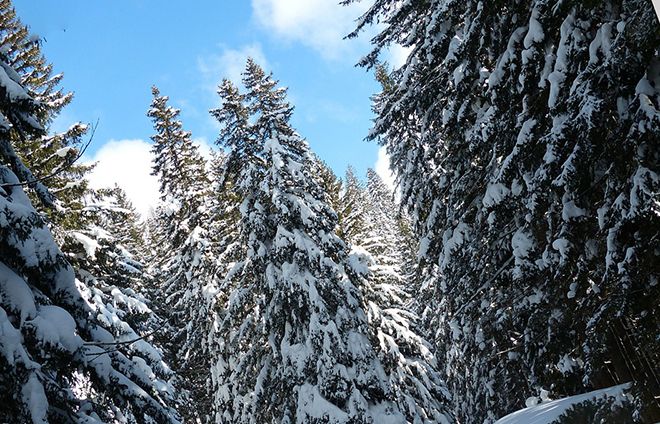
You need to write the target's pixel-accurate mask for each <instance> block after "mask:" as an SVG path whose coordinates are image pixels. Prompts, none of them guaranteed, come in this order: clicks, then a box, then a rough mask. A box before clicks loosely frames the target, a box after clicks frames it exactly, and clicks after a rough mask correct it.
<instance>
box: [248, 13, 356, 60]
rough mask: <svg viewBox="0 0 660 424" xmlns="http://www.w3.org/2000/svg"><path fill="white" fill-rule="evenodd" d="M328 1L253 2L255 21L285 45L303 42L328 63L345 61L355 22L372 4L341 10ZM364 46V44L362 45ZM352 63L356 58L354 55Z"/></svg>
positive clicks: (352, 44) (349, 49) (350, 45)
mask: <svg viewBox="0 0 660 424" xmlns="http://www.w3.org/2000/svg"><path fill="white" fill-rule="evenodd" d="M337 3H338V2H336V1H328V0H252V14H253V17H254V19H255V21H256V22H257V23H258V24H259V25H260V26H261V27H263V28H264V29H266V30H268V31H269V33H270V34H272V35H274V36H276V37H279V38H280V39H283V40H285V41H290V42H300V43H302V44H304V45H306V46H308V47H311V48H313V49H315V50H316V51H317V52H318V53H320V54H321V55H322V56H323V57H324V58H326V59H343V58H346V53H348V52H351V49H352V48H354V46H355V41H353V42H351V41H347V40H344V37H345V36H346V35H347V34H349V33H350V32H351V31H352V30H353V29H354V28H355V20H356V19H357V18H358V17H359V16H360V15H362V13H364V12H365V11H366V9H367V7H368V4H367V3H368V2H357V3H354V4H351V5H350V6H341V5H339V4H337ZM360 43H361V44H364V43H365V42H364V41H362V40H361V41H360ZM352 46H353V47H352ZM348 59H349V60H351V61H354V60H355V57H354V56H353V55H350V57H348Z"/></svg>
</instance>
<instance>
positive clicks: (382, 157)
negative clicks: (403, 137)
mask: <svg viewBox="0 0 660 424" xmlns="http://www.w3.org/2000/svg"><path fill="white" fill-rule="evenodd" d="M374 170H375V171H376V173H377V174H378V176H380V178H382V179H383V182H384V183H385V184H387V185H388V186H389V187H390V189H392V190H394V178H395V177H394V173H393V172H392V170H391V169H390V156H389V155H388V154H387V151H386V150H385V147H381V148H380V149H378V159H376V164H375V165H374Z"/></svg>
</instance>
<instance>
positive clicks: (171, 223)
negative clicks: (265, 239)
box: [147, 87, 217, 421]
mask: <svg viewBox="0 0 660 424" xmlns="http://www.w3.org/2000/svg"><path fill="white" fill-rule="evenodd" d="M152 94H153V96H154V98H153V102H152V104H151V108H150V109H149V111H148V113H147V115H148V116H149V117H150V118H152V120H153V124H154V129H155V131H156V133H155V135H153V136H152V137H151V139H152V140H153V142H154V144H153V148H152V152H153V155H154V162H153V174H154V175H156V176H157V177H158V180H159V182H160V194H161V200H162V203H161V205H160V206H159V208H158V209H157V210H156V216H155V219H154V220H153V221H152V223H153V224H155V226H156V228H155V229H153V230H152V235H155V236H156V237H154V239H155V240H157V241H158V243H159V245H158V246H157V247H156V249H155V256H154V258H153V259H154V260H153V261H152V263H151V267H152V272H153V273H154V277H155V287H153V289H152V293H153V297H154V298H158V299H160V300H159V302H157V303H155V304H154V307H155V308H156V312H157V313H158V315H160V316H161V317H162V318H163V319H164V320H165V323H166V324H165V327H164V328H163V331H162V333H161V334H160V338H161V342H162V343H163V345H164V347H165V349H166V351H167V358H168V360H169V363H171V365H172V367H173V368H174V370H175V371H176V372H177V374H178V377H179V379H178V380H177V381H178V384H179V385H180V386H181V387H182V388H184V389H185V390H186V391H187V392H186V393H184V394H183V396H182V398H181V399H180V404H181V406H180V408H179V409H180V410H181V411H182V413H183V415H184V418H186V419H187V420H191V421H194V420H197V419H202V420H203V419H205V416H206V415H207V414H208V413H209V405H210V398H209V394H208V389H207V378H208V375H209V370H210V364H209V357H208V355H207V347H208V343H207V337H208V334H209V333H210V331H211V326H212V325H213V322H214V318H213V314H212V310H211V306H212V305H213V302H214V300H213V299H214V296H215V293H216V292H217V289H216V288H215V286H214V284H215V280H214V274H215V268H216V265H215V261H214V258H213V254H212V253H213V252H212V243H211V237H210V235H209V213H210V207H209V206H210V205H209V194H210V181H209V178H208V176H207V173H206V161H205V160H204V158H203V157H202V156H201V154H200V153H199V151H198V148H197V146H195V145H194V144H193V142H192V138H191V134H190V133H189V132H187V131H185V130H183V126H182V124H181V122H180V121H179V113H180V112H179V110H177V109H174V108H172V107H170V106H168V104H167V102H168V97H167V96H161V95H160V92H159V90H158V89H157V88H156V87H153V88H152ZM192 402H194V403H192Z"/></svg>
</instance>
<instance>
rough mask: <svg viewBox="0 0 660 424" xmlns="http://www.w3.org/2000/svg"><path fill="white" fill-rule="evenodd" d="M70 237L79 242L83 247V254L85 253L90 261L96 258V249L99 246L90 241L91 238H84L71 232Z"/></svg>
mask: <svg viewBox="0 0 660 424" xmlns="http://www.w3.org/2000/svg"><path fill="white" fill-rule="evenodd" d="M71 235H72V236H73V237H74V238H75V239H76V240H78V242H80V244H82V245H83V248H84V249H85V252H86V253H87V256H89V257H90V258H91V259H94V258H96V249H98V248H99V244H98V242H97V241H96V240H94V239H92V238H91V237H88V236H86V235H85V234H83V233H79V232H77V231H72V232H71Z"/></svg>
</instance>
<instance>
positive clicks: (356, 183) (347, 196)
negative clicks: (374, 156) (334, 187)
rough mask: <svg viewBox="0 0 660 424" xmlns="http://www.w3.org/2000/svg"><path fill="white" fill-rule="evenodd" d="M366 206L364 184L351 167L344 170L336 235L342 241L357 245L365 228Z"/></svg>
mask: <svg viewBox="0 0 660 424" xmlns="http://www.w3.org/2000/svg"><path fill="white" fill-rule="evenodd" d="M366 204H367V200H366V194H365V188H364V184H363V183H362V181H360V179H359V178H358V177H357V175H355V170H354V169H353V167H352V166H349V167H348V168H347V169H346V175H345V176H344V180H343V182H342V190H341V196H340V200H339V209H338V210H337V214H338V216H339V229H338V231H337V235H338V236H339V237H340V238H341V239H342V240H344V241H346V242H348V243H352V244H355V243H356V244H359V242H360V241H359V235H360V234H363V233H364V231H365V229H366V227H367V222H366V217H365V210H364V209H365V206H366Z"/></svg>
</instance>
